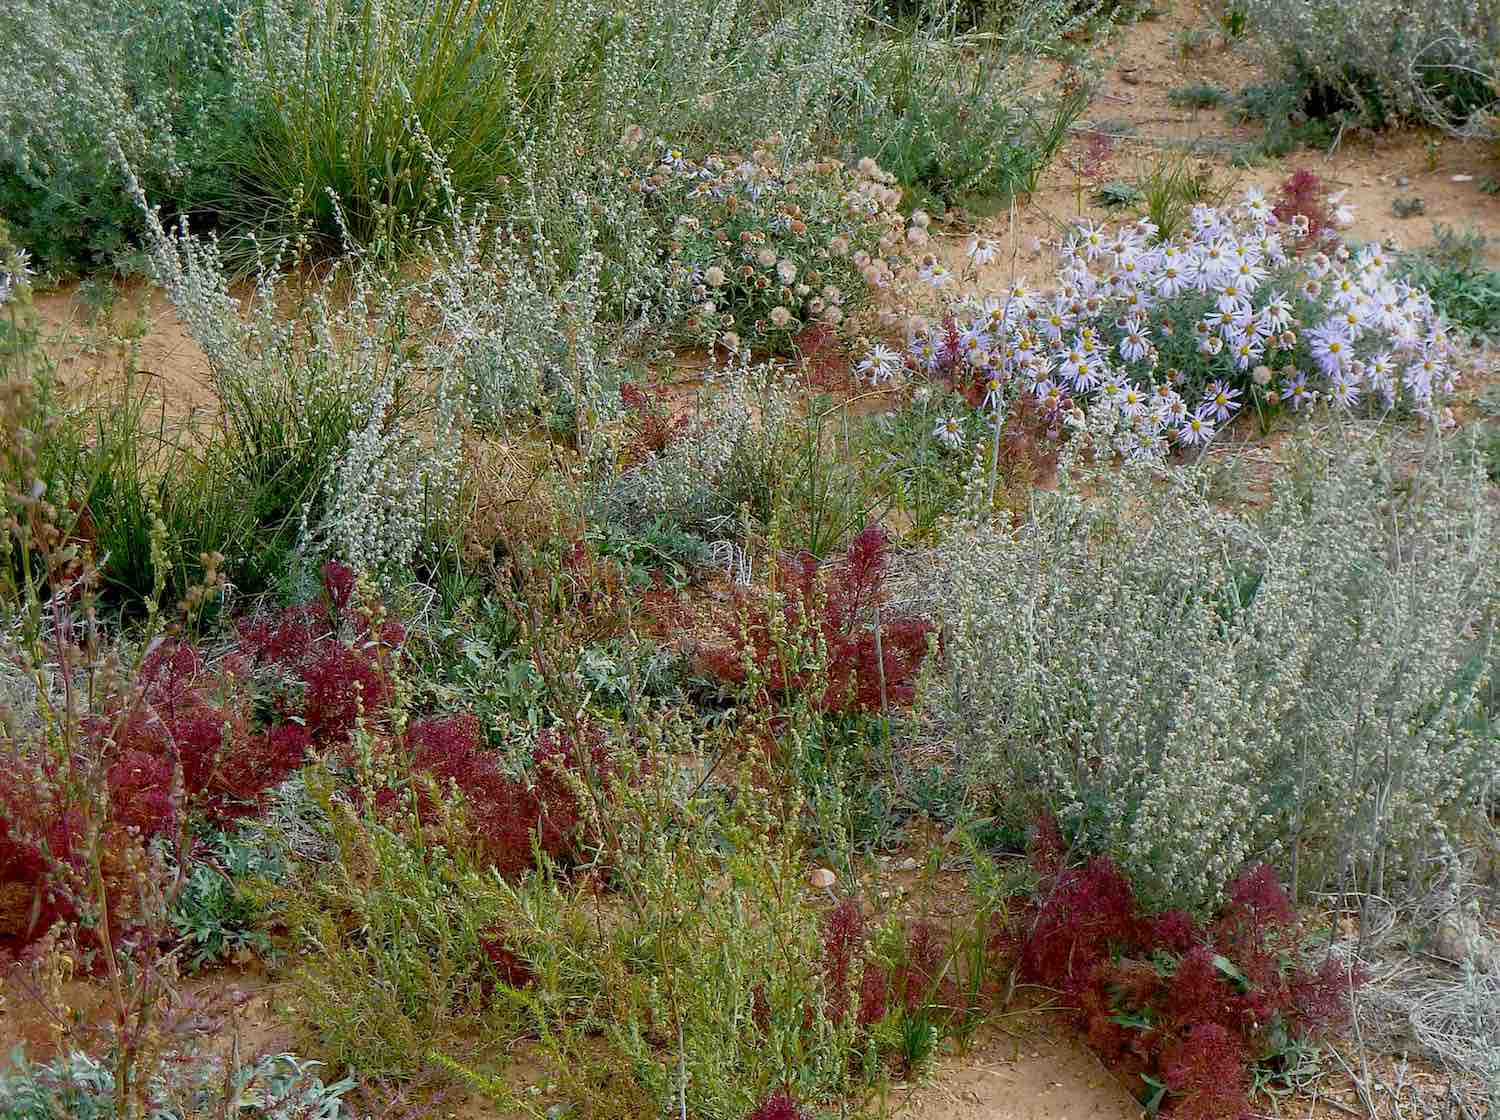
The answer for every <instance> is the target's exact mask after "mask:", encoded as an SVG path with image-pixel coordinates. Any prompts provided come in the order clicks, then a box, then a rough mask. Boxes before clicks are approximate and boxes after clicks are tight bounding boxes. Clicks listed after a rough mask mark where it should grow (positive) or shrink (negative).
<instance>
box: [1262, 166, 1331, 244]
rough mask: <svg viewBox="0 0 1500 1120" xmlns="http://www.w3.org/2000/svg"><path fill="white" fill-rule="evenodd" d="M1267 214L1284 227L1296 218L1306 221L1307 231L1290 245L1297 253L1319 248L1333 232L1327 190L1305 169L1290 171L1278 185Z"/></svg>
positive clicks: (1321, 182)
mask: <svg viewBox="0 0 1500 1120" xmlns="http://www.w3.org/2000/svg"><path fill="white" fill-rule="evenodd" d="M1271 212H1272V213H1273V214H1275V216H1276V220H1277V221H1278V222H1280V223H1281V224H1282V225H1284V226H1287V225H1290V224H1291V221H1292V219H1293V218H1295V217H1297V216H1298V215H1301V216H1302V217H1304V218H1306V219H1307V232H1306V233H1304V234H1303V235H1302V236H1301V237H1299V238H1298V239H1297V240H1296V242H1295V243H1294V244H1293V245H1292V246H1290V247H1291V248H1293V249H1294V250H1295V251H1296V252H1298V253H1304V252H1306V251H1307V250H1308V249H1310V248H1313V247H1315V246H1318V245H1321V244H1322V243H1323V242H1325V241H1327V240H1328V239H1329V238H1331V237H1332V236H1334V234H1335V233H1336V231H1337V227H1336V226H1335V225H1334V221H1333V211H1332V209H1331V208H1330V206H1329V202H1328V187H1327V186H1326V185H1325V184H1324V182H1323V180H1322V179H1320V178H1319V177H1318V176H1317V175H1315V174H1313V173H1312V172H1311V171H1308V170H1306V169H1302V170H1298V171H1294V172H1293V173H1292V174H1291V175H1289V176H1288V177H1287V179H1286V181H1285V182H1284V183H1282V184H1281V188H1280V190H1278V191H1277V194H1276V205H1275V207H1274V208H1273V209H1272V211H1271Z"/></svg>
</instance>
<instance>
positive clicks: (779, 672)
mask: <svg viewBox="0 0 1500 1120" xmlns="http://www.w3.org/2000/svg"><path fill="white" fill-rule="evenodd" d="M889 548H890V540H889V538H888V537H887V535H886V533H885V532H884V530H882V529H880V528H878V527H876V526H873V525H872V526H870V527H868V528H866V529H865V530H864V531H863V532H862V533H860V534H859V535H858V536H857V537H855V539H854V541H853V543H852V544H851V545H850V546H849V550H848V552H847V553H846V554H845V556H844V557H843V559H842V560H841V561H840V562H839V563H834V564H820V563H819V562H818V561H817V559H816V558H815V557H813V556H812V555H811V554H810V553H801V554H799V555H797V556H793V557H784V558H783V559H782V561H781V565H780V569H781V592H782V594H781V597H780V604H779V609H780V611H781V614H782V621H783V622H784V623H785V632H786V633H788V634H792V635H797V634H805V633H807V632H808V631H812V632H813V633H814V634H816V636H817V637H818V638H820V639H821V641H822V643H823V645H824V647H825V648H826V649H827V658H828V663H827V666H826V684H825V685H824V687H823V689H822V691H821V693H820V694H819V695H818V696H817V697H815V701H816V703H817V704H818V706H819V707H821V708H822V709H823V710H825V711H836V712H846V711H864V712H873V711H879V710H880V709H881V700H882V694H881V693H882V681H883V685H884V699H885V702H886V703H887V704H888V705H905V704H910V703H911V701H912V699H913V698H914V696H915V694H916V676H917V671H918V669H920V668H921V665H922V659H923V658H924V657H925V656H926V654H927V636H928V635H929V634H930V633H932V630H933V626H932V624H931V623H930V622H928V621H926V620H925V619H919V618H910V617H898V618H890V619H885V620H883V621H882V624H881V629H880V655H879V656H878V657H877V656H876V652H875V646H876V635H875V627H874V619H873V612H874V608H875V606H876V605H877V604H878V603H880V602H881V601H882V598H883V583H884V579H885V574H886V565H887V562H888V553H889ZM739 607H740V610H741V612H742V623H743V625H742V626H741V625H739V624H737V623H738V621H740V620H736V621H726V622H725V623H724V626H723V629H724V631H725V635H726V637H730V638H731V641H730V642H729V643H726V644H721V645H719V646H717V647H714V648H711V649H709V650H708V651H707V652H706V653H704V654H703V656H702V664H703V667H704V669H705V670H707V671H708V672H709V673H710V674H712V675H713V676H716V677H718V678H719V679H720V680H723V681H726V682H730V683H736V684H738V683H742V682H744V681H745V679H746V677H747V675H748V668H747V667H748V665H751V664H753V665H755V666H756V667H757V668H758V669H759V671H760V672H761V673H762V674H763V675H764V678H765V680H766V687H767V688H768V690H769V691H770V693H771V694H772V698H773V699H779V700H784V699H786V698H787V697H789V696H790V695H791V694H794V693H806V692H807V691H808V690H809V689H810V688H811V687H812V686H813V675H812V672H811V671H810V670H809V669H807V668H806V667H804V666H802V665H800V664H789V663H788V658H787V657H786V656H785V653H784V651H783V650H781V649H779V648H778V647H777V644H776V641H775V638H774V636H773V631H774V628H773V626H772V623H771V614H770V610H771V605H770V604H769V603H768V602H767V601H766V600H764V599H754V598H751V597H749V596H741V598H740V601H739ZM741 639H743V640H744V641H745V642H748V645H745V644H741ZM882 669H883V673H882Z"/></svg>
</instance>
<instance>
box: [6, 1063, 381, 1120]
mask: <svg viewBox="0 0 1500 1120" xmlns="http://www.w3.org/2000/svg"><path fill="white" fill-rule="evenodd" d="M317 1066H318V1063H317V1062H308V1061H302V1060H300V1059H299V1058H297V1057H296V1056H295V1055H293V1054H267V1055H264V1056H262V1057H259V1058H256V1059H255V1060H254V1061H253V1062H250V1063H249V1064H245V1065H235V1066H233V1067H231V1068H229V1069H227V1070H226V1069H224V1068H222V1063H218V1062H212V1061H202V1060H195V1061H189V1062H173V1063H169V1064H168V1065H166V1066H165V1067H164V1068H163V1071H162V1074H161V1076H159V1077H158V1078H157V1079H156V1080H155V1081H153V1082H152V1084H151V1087H150V1091H149V1094H148V1098H147V1100H146V1101H144V1102H142V1103H143V1104H144V1105H145V1107H146V1108H148V1109H149V1110H150V1111H149V1115H150V1117H151V1120H210V1118H211V1117H217V1118H222V1117H224V1116H235V1117H239V1116H246V1115H254V1116H263V1117H266V1118H267V1120H341V1117H343V1116H344V1115H345V1112H344V1105H343V1096H344V1094H345V1093H347V1092H349V1091H350V1090H351V1089H353V1088H354V1084H355V1083H354V1081H353V1080H352V1079H349V1078H345V1079H344V1080H342V1081H335V1082H333V1083H332V1084H324V1082H323V1079H322V1078H320V1077H319V1076H318V1075H317V1074H316V1073H315V1072H314V1071H315V1070H316V1069H317ZM11 1067H12V1068H11V1069H10V1070H8V1071H6V1072H5V1073H0V1110H4V1114H5V1116H6V1117H7V1118H8V1120H119V1118H123V1117H125V1116H128V1115H131V1113H130V1112H129V1111H127V1109H128V1108H129V1107H130V1106H129V1104H127V1102H123V1101H120V1100H118V1099H117V1096H116V1093H115V1079H114V1076H113V1074H111V1072H110V1070H109V1067H108V1066H106V1065H104V1064H102V1063H100V1062H98V1061H96V1060H94V1059H93V1058H90V1057H89V1056H88V1055H87V1054H85V1053H83V1052H82V1051H77V1050H75V1051H71V1052H69V1053H68V1054H67V1055H66V1056H65V1057H61V1058H57V1059H54V1060H53V1061H51V1062H48V1063H46V1064H45V1065H36V1064H34V1063H31V1062H28V1061H26V1059H25V1056H24V1054H23V1053H22V1052H21V1051H16V1052H15V1053H14V1054H13V1055H12V1060H11ZM250 1102H255V1103H250ZM226 1110H232V1111H226Z"/></svg>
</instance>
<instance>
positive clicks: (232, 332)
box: [131, 178, 465, 579]
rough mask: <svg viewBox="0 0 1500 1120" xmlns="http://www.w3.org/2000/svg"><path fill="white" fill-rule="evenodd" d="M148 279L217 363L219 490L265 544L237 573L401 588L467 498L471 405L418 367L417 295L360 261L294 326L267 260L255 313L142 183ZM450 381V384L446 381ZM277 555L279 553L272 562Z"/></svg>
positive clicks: (320, 292) (210, 249)
mask: <svg viewBox="0 0 1500 1120" xmlns="http://www.w3.org/2000/svg"><path fill="white" fill-rule="evenodd" d="M131 185H132V192H133V196H134V198H135V201H136V205H137V206H138V207H139V208H140V210H141V212H142V214H143V215H144V217H145V224H146V247H147V253H148V265H149V269H150V272H151V274H152V277H153V278H154V279H155V280H156V282H157V283H159V284H160V285H161V286H162V287H163V288H164V289H165V291H166V293H167V296H168V298H170V299H171V300H172V302H173V305H174V306H175V307H176V308H177V311H178V314H179V316H181V318H182V321H183V323H184V325H185V326H186V327H187V329H188V331H189V333H190V334H191V335H192V337H193V339H194V340H195V341H196V342H197V343H198V345H199V346H200V347H202V349H203V352H204V354H205V356H206V357H207V359H208V364H209V371H210V373H211V375H212V377H213V380H214V387H215V390H216V391H217V393H218V396H219V399H220V402H221V405H222V408H221V412H220V424H221V428H220V432H219V433H218V441H217V445H216V447H215V449H214V456H213V459H212V462H211V467H212V470H213V473H214V474H215V475H216V477H214V478H213V479H212V484H213V485H215V486H217V487H222V488H224V489H226V490H228V491H229V492H230V493H232V494H234V495H235V496H236V498H237V499H238V500H239V502H240V503H241V505H242V507H243V508H246V509H248V511H249V520H250V522H251V527H252V528H253V530H254V531H255V533H256V534H263V539H252V540H249V541H246V540H241V541H240V542H237V543H240V544H241V546H242V547H243V548H244V549H245V553H244V554H241V555H236V556H233V557H231V560H232V562H233V563H235V564H236V565H243V569H242V570H245V571H247V572H248V573H250V574H253V575H255V576H258V577H259V578H260V579H265V578H266V577H267V576H268V575H269V574H271V570H273V569H274V567H275V565H274V563H268V561H267V559H266V558H265V557H259V556H255V555H252V554H251V553H250V549H251V548H252V547H254V548H257V549H259V548H266V549H267V551H268V552H270V553H271V555H272V557H273V558H275V557H277V556H278V554H280V555H284V554H285V553H287V552H289V551H291V550H292V549H293V548H298V549H303V550H306V551H310V552H312V553H314V555H317V554H319V553H322V554H329V553H331V554H332V555H334V556H336V557H339V558H340V559H343V560H346V561H348V562H349V563H351V564H353V565H354V566H355V567H356V568H357V569H359V570H360V571H371V572H377V573H381V574H383V575H386V576H389V575H390V574H391V573H392V572H394V571H396V570H399V569H402V568H405V567H408V566H410V564H411V563H412V561H413V560H414V558H415V557H416V556H417V553H418V551H419V550H420V549H421V547H422V546H423V545H424V543H425V542H426V538H427V534H428V532H429V530H430V529H431V528H432V526H434V525H436V524H438V523H440V522H441V521H442V520H443V518H444V517H445V516H446V515H447V511H448V508H449V506H450V505H451V504H452V502H453V501H454V499H455V497H456V494H457V486H458V481H457V470H458V463H459V459H460V457H461V448H460V446H459V440H458V438H457V431H458V428H459V424H460V421H461V417H462V415H463V412H464V406H465V391H464V389H463V388H462V387H461V386H459V385H456V384H454V382H453V381H452V378H451V374H449V371H448V369H447V367H440V368H439V369H438V371H437V373H438V376H436V377H428V376H426V371H425V370H423V369H422V368H421V365H420V363H419V361H418V357H419V350H418V348H417V346H416V345H415V342H414V339H413V337H412V328H411V325H410V319H409V303H410V301H411V300H412V298H413V297H414V295H415V292H414V291H413V288H412V286H410V285H407V284H403V283H401V282H399V281H398V280H395V279H393V278H391V277H390V276H389V275H388V274H387V273H386V272H384V271H383V270H382V269H381V268H380V267H379V265H378V263H377V262H375V261H374V260H372V259H370V258H368V257H364V256H361V255H360V254H358V253H351V255H350V256H349V257H347V258H346V259H345V260H344V261H342V262H340V263H339V265H338V266H337V267H336V268H335V269H334V271H333V272H332V273H331V274H330V275H328V276H326V277H325V278H323V279H322V280H321V281H314V282H313V283H312V284H311V286H310V287H309V288H306V289H304V290H303V291H301V292H299V293H298V295H299V296H300V297H301V298H300V301H299V304H298V308H297V311H296V313H295V314H294V315H293V316H292V317H290V318H283V317H282V314H281V303H280V299H279V294H278V293H279V285H280V283H281V282H282V280H283V278H284V271H283V268H282V266H283V265H284V264H285V263H286V262H285V261H284V260H283V258H281V257H279V256H269V257H266V258H264V259H263V260H262V261H261V263H260V266H259V268H258V271H257V274H256V280H255V285H254V294H253V296H252V297H251V298H250V301H249V306H248V307H247V308H244V309H242V308H241V307H240V305H239V303H238V302H237V301H236V300H235V298H234V297H233V296H231V295H230V292H229V279H228V276H227V274H226V271H225V267H224V263H223V257H222V254H221V253H220V251H219V247H218V244H217V242H215V241H212V240H206V239H203V238H199V237H195V236H193V235H192V234H191V233H190V232H189V230H188V227H187V224H186V223H185V222H184V223H182V224H181V225H180V226H179V227H178V228H177V229H175V230H173V231H171V232H169V231H168V230H167V229H166V228H165V227H163V225H162V223H161V220H160V217H159V215H158V214H157V212H156V211H155V210H154V209H152V208H151V206H150V205H149V204H148V202H147V200H146V197H145V195H144V193H143V192H142V189H141V185H140V183H139V182H138V181H136V180H134V179H133V178H132V179H131ZM445 374H447V376H444V375H445ZM268 542H269V547H268Z"/></svg>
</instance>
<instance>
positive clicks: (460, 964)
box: [276, 772, 511, 1077]
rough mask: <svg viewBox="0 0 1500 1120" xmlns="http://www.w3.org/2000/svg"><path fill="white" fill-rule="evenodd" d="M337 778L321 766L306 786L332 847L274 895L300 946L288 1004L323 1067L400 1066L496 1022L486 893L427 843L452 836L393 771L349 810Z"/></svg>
mask: <svg viewBox="0 0 1500 1120" xmlns="http://www.w3.org/2000/svg"><path fill="white" fill-rule="evenodd" d="M340 785H341V783H339V782H336V781H335V780H334V778H333V776H332V775H331V774H328V773H326V772H323V773H314V774H313V775H312V776H311V777H310V778H309V784H308V788H309V791H310V792H311V793H312V795H313V798H314V800H315V802H316V803H317V804H318V805H319V806H321V808H322V809H323V812H324V813H325V814H326V815H327V819H328V821H329V822H330V824H331V827H332V833H333V841H334V858H333V859H332V860H331V861H330V862H328V863H326V864H317V865H308V866H306V867H303V868H302V869H300V870H299V871H298V872H296V873H295V874H294V875H293V877H292V879H291V880H289V882H288V884H287V886H286V887H285V888H284V889H283V890H281V891H280V892H278V894H277V896H276V897H277V902H278V904H279V906H280V911H281V914H282V916H283V920H284V921H285V923H286V925H287V927H288V929H289V930H290V931H291V933H292V936H293V938H294V939H295V942H296V944H297V946H298V949H299V955H298V962H299V963H298V966H297V968H296V970H295V972H294V974H293V977H292V984H293V986H294V988H295V990H296V992H297V1000H296V1004H295V1005H296V1008H297V1015H298V1017H299V1019H300V1020H301V1021H302V1023H303V1024H304V1025H305V1026H306V1028H307V1030H308V1032H309V1034H310V1035H311V1036H312V1038H314V1039H315V1040H316V1046H317V1052H318V1053H319V1054H320V1055H322V1056H323V1057H324V1058H326V1060H328V1061H329V1062H330V1063H331V1064H332V1065H333V1066H334V1068H335V1069H339V1070H344V1069H356V1070H359V1071H360V1073H361V1074H362V1075H365V1076H370V1077H410V1076H412V1075H413V1074H415V1073H417V1072H418V1071H419V1070H420V1069H422V1068H423V1067H424V1066H425V1065H426V1064H427V1061H428V1054H429V1053H430V1052H431V1051H432V1050H434V1049H440V1050H441V1049H444V1048H446V1047H459V1046H461V1045H462V1044H461V1043H460V1039H463V1038H465V1037H467V1038H469V1039H477V1040H479V1041H478V1042H477V1045H479V1046H481V1047H482V1046H484V1045H487V1044H488V1042H487V1040H490V1041H492V1040H493V1039H494V1038H496V1037H497V1035H499V1034H502V1033H505V1031H506V1030H507V1029H508V1026H509V1023H510V1021H511V1020H510V1018H509V1016H508V1012H507V1009H506V1008H505V1007H504V1006H502V1005H501V1004H500V1002H499V1001H497V999H496V998H495V992H494V985H495V979H496V973H495V967H496V966H495V965H494V964H493V963H492V961H491V958H490V955H489V953H488V951H487V949H486V946H487V944H488V942H489V939H490V930H491V927H492V926H493V924H494V921H495V919H496V917H497V915H498V914H499V912H500V909H499V895H498V893H497V890H496V886H495V881H494V880H493V879H492V878H491V877H490V876H488V875H486V874H484V873H482V872H480V871H479V870H477V869H476V868H475V867H474V866H473V865H472V864H470V863H469V862H468V861H467V860H466V859H465V858H464V857H463V856H462V854H461V853H460V852H455V851H450V850H447V849H446V848H445V847H443V846H442V845H441V843H440V842H439V841H438V836H441V835H447V836H451V837H458V836H460V835H461V831H460V828H459V826H458V824H457V818H455V817H452V816H451V815H449V816H448V817H447V818H446V823H445V815H444V814H445V812H446V810H445V809H444V808H443V807H442V805H441V804H440V803H429V804H428V805H427V811H429V812H431V814H432V815H431V816H430V817H428V818H424V817H423V816H421V815H420V814H421V813H422V811H423V810H422V809H421V808H420V807H419V804H418V799H417V798H416V796H415V790H414V789H413V788H411V787H410V786H409V785H406V784H405V783H403V788H402V789H401V790H400V791H399V793H398V794H397V795H396V796H394V797H392V798H390V799H385V798H382V799H381V800H380V801H378V802H377V801H376V799H375V798H374V797H366V798H365V799H364V800H365V808H364V809H363V810H357V809H355V808H353V807H352V806H351V805H350V803H349V801H348V800H347V799H345V798H344V797H342V796H338V795H337V791H338V790H339V788H340ZM424 825H425V826H426V827H427V828H430V829H432V830H434V832H435V833H436V835H433V836H431V837H430V838H429V837H427V836H425V835H424V832H423V826H424ZM458 1052H460V1053H464V1051H462V1050H460V1051H458ZM465 1056H468V1055H467V1054H466V1055H465Z"/></svg>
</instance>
